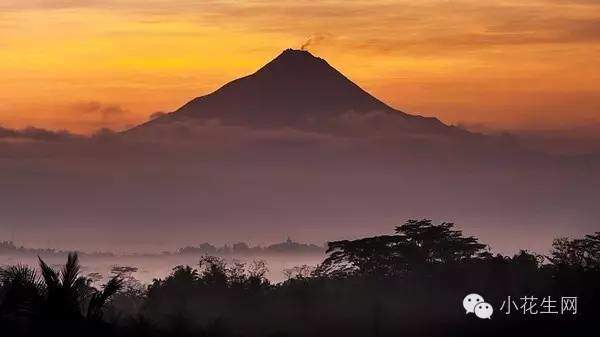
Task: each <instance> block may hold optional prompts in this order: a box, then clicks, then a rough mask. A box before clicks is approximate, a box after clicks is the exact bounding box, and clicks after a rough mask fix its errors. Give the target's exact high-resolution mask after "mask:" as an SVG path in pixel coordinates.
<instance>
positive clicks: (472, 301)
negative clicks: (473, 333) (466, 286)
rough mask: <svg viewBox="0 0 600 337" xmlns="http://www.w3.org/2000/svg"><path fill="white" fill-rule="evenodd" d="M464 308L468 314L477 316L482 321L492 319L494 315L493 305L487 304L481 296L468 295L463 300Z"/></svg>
mask: <svg viewBox="0 0 600 337" xmlns="http://www.w3.org/2000/svg"><path fill="white" fill-rule="evenodd" d="M463 308H465V310H466V314H475V316H477V317H479V318H481V319H491V318H492V314H493V313H494V308H493V307H492V305H491V304H489V303H487V302H486V301H485V300H484V299H483V297H482V296H481V295H479V294H475V293H472V294H468V295H467V296H465V298H463Z"/></svg>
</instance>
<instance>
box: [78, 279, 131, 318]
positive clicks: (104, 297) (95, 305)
mask: <svg viewBox="0 0 600 337" xmlns="http://www.w3.org/2000/svg"><path fill="white" fill-rule="evenodd" d="M122 286H123V280H122V279H121V278H120V277H119V276H115V277H113V278H111V279H110V280H109V281H108V282H107V283H106V284H105V285H104V289H102V291H98V290H96V291H94V293H93V294H92V296H91V297H90V302H89V303H88V310H87V315H86V318H87V319H92V320H100V319H102V314H103V311H102V309H104V306H105V305H106V302H107V301H108V300H109V299H110V298H111V297H113V296H114V295H115V294H116V293H117V292H118V291H119V290H120V289H121V287H122Z"/></svg>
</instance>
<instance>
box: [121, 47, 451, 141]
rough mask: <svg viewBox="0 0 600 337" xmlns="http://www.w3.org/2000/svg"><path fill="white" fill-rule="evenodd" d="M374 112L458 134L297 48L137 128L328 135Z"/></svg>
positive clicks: (407, 126) (408, 127)
mask: <svg viewBox="0 0 600 337" xmlns="http://www.w3.org/2000/svg"><path fill="white" fill-rule="evenodd" d="M374 114H377V115H378V116H380V117H381V116H384V117H385V118H388V117H391V118H393V119H394V124H395V125H397V126H399V127H400V128H401V129H402V130H399V131H404V132H410V133H425V134H431V133H433V134H446V133H454V132H456V131H458V129H457V128H454V127H450V126H447V125H444V124H443V123H441V122H440V121H439V120H437V119H436V118H428V117H422V116H415V115H410V114H407V113H404V112H402V111H399V110H396V109H394V108H392V107H390V106H389V105H387V104H385V103H383V102H382V101H380V100H379V99H377V98H375V97H374V96H372V95H371V94H369V93H367V92H366V91H365V90H363V89H361V88H360V87H359V86H358V85H356V84H355V83H353V82H352V81H350V80H349V79H348V78H347V77H345V76H344V75H343V74H341V73H340V72H339V71H337V70H336V69H335V68H333V67H332V66H331V65H329V63H327V61H325V60H324V59H322V58H319V57H315V56H313V55H312V54H311V53H309V52H308V51H305V50H294V49H287V50H285V51H283V52H282V53H281V54H280V55H279V56H277V57H276V58H275V59H273V60H272V61H271V62H269V63H267V64H266V65H265V66H263V67H262V68H260V69H259V70H258V71H256V72H255V73H253V74H251V75H248V76H245V77H242V78H239V79H236V80H233V81H231V82H229V83H227V84H225V85H224V86H222V87H221V88H219V89H218V90H216V91H215V92H213V93H210V94H208V95H205V96H201V97H197V98H195V99H193V100H191V101H190V102H188V103H186V104H185V105H183V106H182V107H181V108H179V109H178V110H176V111H174V112H171V113H169V114H166V115H164V116H162V117H159V118H156V119H154V120H151V121H149V122H146V123H144V124H142V125H140V126H138V127H136V128H134V129H132V130H136V129H149V128H150V129H151V128H152V127H155V126H157V125H162V126H164V125H168V124H169V123H172V122H184V123H185V122H188V121H208V120H218V121H219V122H220V123H221V124H223V125H236V126H246V127H256V128H272V127H291V128H300V129H313V130H320V131H326V129H327V128H328V127H329V126H331V125H334V124H336V122H337V121H338V120H339V119H343V118H345V117H346V116H348V115H352V116H362V117H364V116H367V115H370V116H373V115H374ZM132 130H130V131H132Z"/></svg>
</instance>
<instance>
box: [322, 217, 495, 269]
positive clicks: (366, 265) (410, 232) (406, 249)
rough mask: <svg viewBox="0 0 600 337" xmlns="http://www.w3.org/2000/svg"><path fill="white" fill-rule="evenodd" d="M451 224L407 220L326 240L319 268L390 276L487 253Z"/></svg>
mask: <svg viewBox="0 0 600 337" xmlns="http://www.w3.org/2000/svg"><path fill="white" fill-rule="evenodd" d="M453 227H454V224H453V223H448V222H443V223H441V224H439V225H435V224H433V223H432V222H431V220H427V219H423V220H408V221H407V222H406V223H405V224H404V225H402V226H398V227H396V233H397V234H396V235H384V236H376V237H371V238H364V239H358V240H344V241H334V242H330V243H328V249H327V254H329V256H328V257H327V258H326V259H325V261H324V262H323V264H322V265H321V266H320V268H319V271H320V272H321V273H325V274H327V275H338V276H339V275H351V274H362V275H377V276H393V275H399V274H403V273H405V272H407V271H409V270H415V269H419V268H423V267H424V266H427V265H432V264H444V263H446V264H448V263H454V262H458V261H462V260H466V259H471V258H474V257H483V256H487V255H486V254H485V251H484V248H485V247H486V245H484V244H481V243H479V242H478V241H477V239H476V238H474V237H465V236H463V234H462V232H461V231H458V230H454V229H453Z"/></svg>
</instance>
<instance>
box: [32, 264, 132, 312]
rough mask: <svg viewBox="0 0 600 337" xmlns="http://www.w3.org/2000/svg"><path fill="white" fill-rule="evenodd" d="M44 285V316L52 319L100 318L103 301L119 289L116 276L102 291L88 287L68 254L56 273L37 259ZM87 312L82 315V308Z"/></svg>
mask: <svg viewBox="0 0 600 337" xmlns="http://www.w3.org/2000/svg"><path fill="white" fill-rule="evenodd" d="M38 258H39V257H38ZM39 261H40V268H41V270H42V279H43V281H44V284H45V288H46V289H45V295H46V297H45V298H46V301H45V308H44V309H45V314H46V315H47V317H49V318H54V319H81V318H89V319H100V318H101V317H102V309H103V307H104V306H105V304H106V302H107V301H108V300H109V299H110V297H112V296H113V295H114V294H116V293H117V292H118V291H119V289H120V288H121V286H122V281H121V279H120V278H119V275H117V276H115V277H113V278H112V279H111V280H109V282H108V283H107V284H106V285H105V286H104V289H103V290H102V291H99V290H96V289H94V288H93V287H91V286H90V283H91V281H90V279H88V278H86V277H84V276H81V275H80V271H81V267H80V265H79V257H78V256H77V253H69V255H68V257H67V263H66V264H65V265H64V266H63V267H62V269H61V271H60V272H58V271H56V270H54V269H53V268H52V267H50V266H48V265H47V264H46V262H44V260H42V259H41V258H39ZM86 304H87V310H86V311H85V316H84V315H83V314H82V312H84V308H85V305H86Z"/></svg>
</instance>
